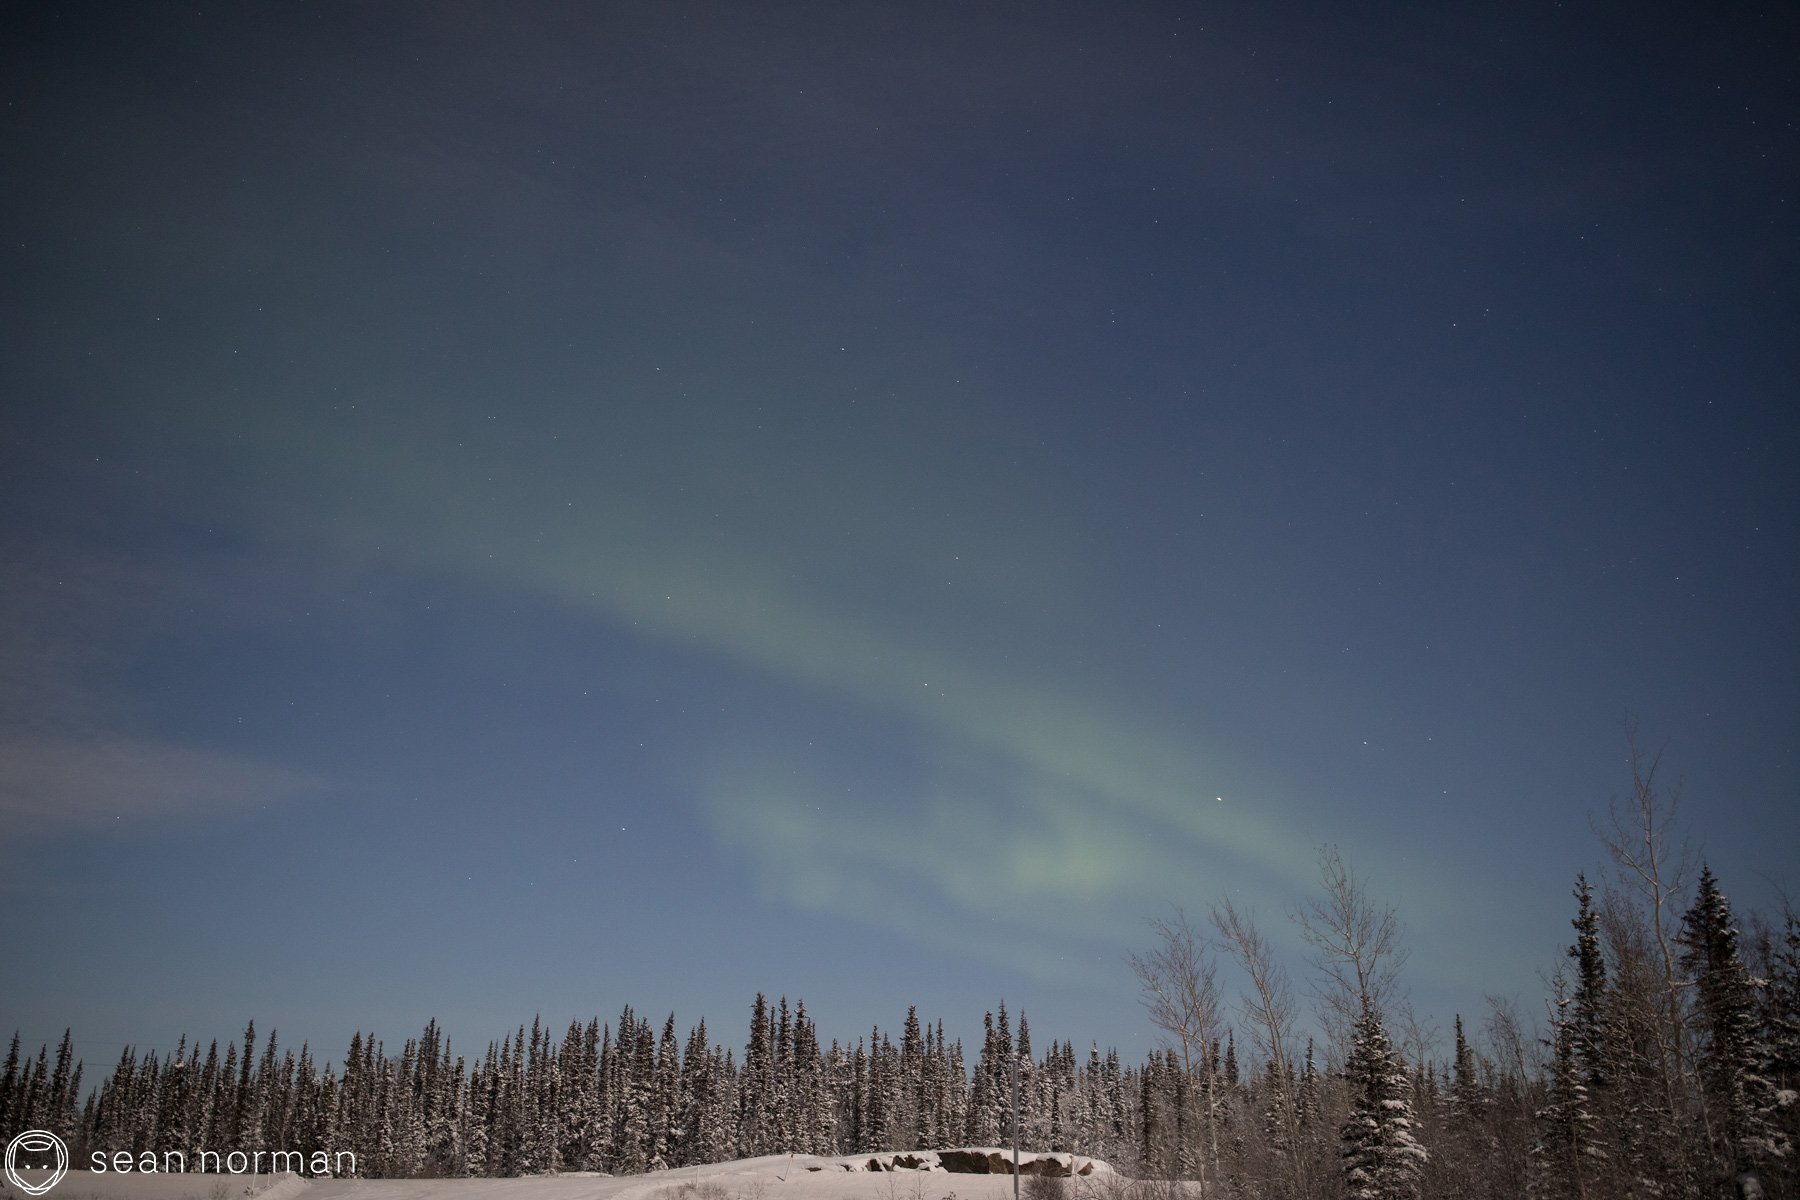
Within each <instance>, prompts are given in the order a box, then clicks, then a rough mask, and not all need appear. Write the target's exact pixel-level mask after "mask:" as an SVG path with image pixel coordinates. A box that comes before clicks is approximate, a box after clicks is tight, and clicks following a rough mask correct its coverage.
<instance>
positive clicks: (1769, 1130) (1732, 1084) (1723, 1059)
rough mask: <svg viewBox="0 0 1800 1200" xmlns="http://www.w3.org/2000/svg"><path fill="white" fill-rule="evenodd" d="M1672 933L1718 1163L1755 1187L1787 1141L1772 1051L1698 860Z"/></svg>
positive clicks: (1728, 925) (1720, 902) (1723, 912)
mask: <svg viewBox="0 0 1800 1200" xmlns="http://www.w3.org/2000/svg"><path fill="white" fill-rule="evenodd" d="M1678 940H1679V942H1680V944H1681V947H1682V959H1681V961H1682V966H1683V967H1684V968H1685V969H1686V970H1687V971H1688V972H1689V974H1690V976H1691V977H1692V979H1693V984H1694V990H1695V994H1696V1000H1695V1006H1694V1010H1695V1011H1694V1020H1695V1023H1696V1025H1697V1026H1698V1030H1699V1033H1700V1068H1701V1076H1702V1085H1703V1089H1704V1092H1705V1096H1706V1103H1707V1110H1708V1117H1709V1119H1710V1122H1711V1124H1712V1125H1713V1127H1714V1131H1715V1140H1716V1145H1715V1151H1716V1153H1717V1154H1718V1157H1719V1170H1720V1172H1721V1174H1722V1175H1723V1176H1724V1177H1725V1178H1727V1179H1733V1180H1736V1181H1737V1186H1738V1187H1739V1188H1740V1190H1744V1191H1749V1190H1751V1189H1753V1188H1754V1189H1760V1186H1761V1185H1760V1182H1759V1180H1760V1176H1761V1174H1762V1172H1763V1171H1765V1170H1766V1169H1768V1168H1769V1167H1771V1166H1773V1165H1775V1164H1776V1163H1777V1162H1778V1161H1779V1160H1782V1159H1785V1158H1786V1157H1787V1155H1788V1153H1789V1152H1790V1149H1791V1148H1790V1147H1789V1146H1788V1144H1787V1140H1786V1138H1785V1137H1784V1136H1783V1134H1782V1131H1781V1130H1780V1128H1779V1126H1778V1125H1777V1123H1776V1117H1775V1108H1776V1102H1777V1097H1776V1091H1775V1085H1774V1080H1773V1079H1772V1078H1771V1076H1770V1070H1771V1066H1772V1063H1771V1056H1770V1053H1769V1047H1768V1045H1767V1044H1766V1043H1765V1042H1764V1040H1763V1031H1762V1029H1761V1027H1760V1024H1759V1021H1758V1019H1757V1018H1758V1013H1757V1010H1758V1007H1759V1006H1758V1004H1757V996H1756V989H1755V987H1754V985H1753V983H1752V981H1751V979H1750V973H1749V971H1748V970H1746V969H1745V967H1744V962H1743V959H1742V958H1741V957H1740V955H1739V953H1738V930H1737V926H1736V924H1735V922H1734V921H1733V920H1732V915H1731V903H1730V901H1728V900H1727V899H1726V898H1725V895H1724V893H1723V892H1721V891H1720V890H1719V886H1718V879H1717V878H1716V877H1715V876H1714V875H1713V873H1712V870H1711V868H1709V867H1706V866H1704V865H1703V866H1702V867H1701V869H1700V885H1699V890H1698V893H1697V894H1696V896H1695V898H1694V904H1693V907H1692V908H1690V909H1688V911H1687V912H1686V914H1684V915H1683V917H1682V919H1681V933H1680V935H1679V938H1678Z"/></svg>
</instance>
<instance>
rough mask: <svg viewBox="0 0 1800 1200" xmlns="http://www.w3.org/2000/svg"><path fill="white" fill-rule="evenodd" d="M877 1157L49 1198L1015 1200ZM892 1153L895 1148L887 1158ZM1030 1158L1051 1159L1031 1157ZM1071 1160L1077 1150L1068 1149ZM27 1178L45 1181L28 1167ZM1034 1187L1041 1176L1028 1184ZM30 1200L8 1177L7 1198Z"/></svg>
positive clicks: (191, 1179) (1092, 1182) (1099, 1196)
mask: <svg viewBox="0 0 1800 1200" xmlns="http://www.w3.org/2000/svg"><path fill="white" fill-rule="evenodd" d="M870 1157H871V1156H870V1155H867V1154H859V1155H849V1156H846V1157H843V1158H813V1157H811V1156H809V1155H804V1154H796V1155H785V1154H784V1155H780V1156H777V1157H771V1158H748V1159H740V1160H739V1161H737V1162H727V1163H715V1164H712V1165H710V1166H703V1167H683V1168H682V1169H681V1170H679V1171H663V1172H659V1173H657V1174H654V1175H627V1176H622V1177H613V1176H608V1175H535V1176H530V1177H527V1178H523V1179H312V1180H306V1179H300V1178H297V1177H293V1176H281V1177H272V1176H268V1175H258V1176H249V1175H236V1176H230V1175H198V1174H194V1175H119V1174H106V1175H100V1174H92V1173H89V1172H86V1171H71V1172H70V1173H69V1174H68V1175H67V1176H66V1177H65V1178H64V1179H63V1181H62V1182H61V1183H59V1184H58V1185H57V1186H56V1187H55V1188H54V1189H52V1190H51V1191H50V1192H48V1193H46V1198H45V1200H126V1198H130V1200H244V1198H250V1197H253V1198H254V1200H439V1198H440V1197H441V1198H442V1200H1012V1194H1013V1181H1012V1176H1011V1175H968V1174H956V1173H950V1172H946V1171H944V1170H942V1169H941V1168H939V1167H937V1166H936V1165H935V1160H936V1157H937V1156H936V1155H935V1154H933V1153H932V1152H931V1151H928V1150H927V1151H919V1152H917V1153H916V1155H914V1156H913V1157H916V1158H919V1159H921V1160H923V1161H924V1163H925V1164H926V1169H923V1170H908V1169H900V1170H895V1171H869V1170H867V1169H866V1168H867V1165H868V1162H869V1159H870ZM878 1157H879V1158H882V1159H888V1158H892V1157H894V1156H892V1155H882V1156H878ZM1026 1157H1027V1158H1028V1159H1029V1158H1034V1157H1050V1156H1048V1155H1027V1156H1026ZM1056 1157H1058V1158H1060V1159H1061V1160H1062V1161H1063V1162H1065V1163H1068V1162H1069V1159H1070V1156H1068V1155H1058V1156H1056ZM1089 1164H1092V1168H1091V1172H1090V1174H1089V1175H1088V1176H1086V1177H1085V1178H1081V1177H1077V1178H1071V1179H1066V1180H1063V1181H1062V1183H1063V1185H1064V1191H1063V1194H1064V1196H1065V1197H1066V1198H1067V1200H1124V1198H1123V1196H1122V1194H1121V1192H1120V1189H1119V1188H1118V1187H1117V1185H1118V1184H1119V1183H1120V1182H1122V1181H1121V1180H1120V1179H1119V1177H1118V1176H1115V1175H1114V1174H1113V1173H1112V1168H1110V1167H1108V1166H1107V1165H1106V1164H1105V1163H1103V1162H1100V1161H1099V1160H1097V1159H1090V1158H1083V1157H1080V1156H1076V1157H1075V1158H1074V1160H1073V1162H1072V1164H1070V1165H1072V1166H1073V1167H1074V1169H1075V1170H1076V1171H1077V1172H1079V1171H1080V1170H1081V1169H1082V1168H1083V1167H1086V1166H1088V1165H1089ZM23 1174H24V1177H25V1179H26V1180H27V1182H35V1181H36V1179H35V1178H34V1177H38V1178H41V1173H39V1172H24V1173H23ZM1020 1182H1021V1183H1022V1185H1023V1186H1024V1188H1025V1189H1026V1191H1027V1194H1029V1192H1030V1191H1031V1190H1032V1178H1031V1177H1030V1176H1027V1177H1025V1178H1024V1179H1022V1180H1021V1181H1020ZM15 1197H16V1198H17V1200H28V1198H27V1197H25V1196H23V1194H22V1193H19V1192H18V1191H17V1190H16V1189H13V1188H9V1187H6V1186H5V1185H4V1181H0V1200H15Z"/></svg>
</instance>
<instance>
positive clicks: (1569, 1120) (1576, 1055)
mask: <svg viewBox="0 0 1800 1200" xmlns="http://www.w3.org/2000/svg"><path fill="white" fill-rule="evenodd" d="M1555 988H1556V998H1555V1000H1554V1001H1553V1002H1552V1003H1553V1007H1552V1010H1551V1016H1550V1024H1551V1027H1552V1029H1554V1031H1555V1033H1554V1035H1553V1037H1552V1041H1551V1045H1552V1048H1553V1057H1552V1058H1551V1064H1550V1080H1549V1095H1548V1096H1547V1097H1546V1099H1545V1102H1544V1105H1543V1107H1542V1108H1540V1109H1538V1111H1537V1140H1536V1141H1535V1142H1534V1143H1533V1145H1532V1148H1531V1175H1530V1178H1531V1195H1532V1197H1533V1198H1534V1200H1588V1198H1589V1197H1592V1196H1595V1195H1596V1194H1598V1191H1599V1185H1598V1183H1597V1182H1596V1176H1597V1174H1598V1173H1599V1172H1600V1171H1601V1170H1602V1169H1603V1168H1604V1167H1605V1165H1606V1155H1605V1154H1604V1152H1603V1151H1602V1150H1601V1149H1600V1139H1599V1136H1598V1133H1597V1130H1596V1127H1595V1125H1596V1123H1595V1121H1594V1115H1593V1112H1592V1111H1591V1109H1590V1107H1589V1100H1588V1088H1587V1076H1586V1072H1585V1071H1584V1070H1583V1069H1582V1066H1581V1059H1580V1049H1579V1040H1580V1039H1579V1035H1578V1033H1577V1031H1576V1021H1575V1019H1574V1018H1573V1016H1572V1013H1571V1010H1572V1007H1573V1002H1572V1001H1571V999H1570V997H1569V985H1568V979H1567V977H1566V976H1564V975H1563V973H1562V972H1561V971H1558V972H1557V974H1556V979H1555Z"/></svg>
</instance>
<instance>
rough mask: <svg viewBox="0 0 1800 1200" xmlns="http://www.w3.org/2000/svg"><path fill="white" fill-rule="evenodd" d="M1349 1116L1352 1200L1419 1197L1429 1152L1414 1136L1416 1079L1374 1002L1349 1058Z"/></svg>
mask: <svg viewBox="0 0 1800 1200" xmlns="http://www.w3.org/2000/svg"><path fill="white" fill-rule="evenodd" d="M1344 1081H1345V1084H1346V1087H1347V1089H1348V1091H1349V1095H1350V1116H1349V1118H1348V1119H1347V1120H1346V1121H1345V1122H1344V1126H1343V1129H1342V1131H1341V1135H1340V1140H1341V1142H1342V1154H1343V1164H1344V1185H1345V1193H1346V1195H1347V1196H1348V1197H1349V1200H1416V1197H1417V1196H1418V1194H1419V1175H1420V1172H1421V1171H1422V1170H1423V1169H1424V1166H1425V1163H1426V1162H1427V1161H1428V1159H1429V1155H1428V1154H1427V1153H1426V1151H1425V1147H1423V1146H1421V1145H1420V1144H1419V1142H1418V1140H1417V1139H1416V1138H1415V1137H1414V1136H1413V1111H1412V1083H1411V1081H1410V1080H1408V1079H1407V1077H1406V1065H1405V1064H1404V1063H1402V1062H1401V1061H1400V1056H1399V1055H1398V1054H1397V1053H1395V1051H1394V1048H1393V1044H1392V1043H1391V1042H1390V1041H1389V1040H1388V1035H1387V1030H1386V1028H1385V1027H1383V1025H1382V1022H1381V1016H1380V1014H1379V1013H1377V1012H1376V1011H1375V1009H1374V1007H1373V1006H1372V1005H1367V1006H1364V1008H1363V1010H1362V1015H1361V1016H1360V1017H1359V1018H1357V1021H1356V1026H1355V1040H1354V1041H1353V1042H1352V1044H1351V1047H1350V1057H1349V1060H1348V1061H1347V1062H1346V1063H1345V1064H1344Z"/></svg>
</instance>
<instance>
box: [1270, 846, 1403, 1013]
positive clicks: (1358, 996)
mask: <svg viewBox="0 0 1800 1200" xmlns="http://www.w3.org/2000/svg"><path fill="white" fill-rule="evenodd" d="M1318 853H1319V882H1320V885H1321V887H1322V889H1323V893H1324V894H1323V895H1321V896H1316V897H1314V898H1312V899H1310V900H1308V901H1306V903H1304V904H1303V905H1301V906H1300V908H1299V910H1298V911H1297V912H1296V913H1295V914H1294V919H1295V921H1296V922H1297V923H1298V924H1299V926H1300V933H1301V935H1302V936H1303V937H1305V938H1306V941H1307V943H1308V944H1309V945H1310V946H1312V948H1313V954H1312V964H1313V966H1314V967H1316V968H1317V969H1318V970H1319V972H1320V973H1321V974H1322V975H1323V976H1324V977H1325V986H1324V987H1323V988H1322V989H1321V991H1320V997H1321V998H1322V999H1323V1000H1324V1001H1325V1004H1326V1005H1327V1009H1328V1011H1327V1012H1326V1013H1325V1014H1324V1015H1325V1017H1326V1021H1327V1025H1328V1026H1330V1027H1331V1028H1332V1031H1333V1032H1334V1033H1341V1032H1342V1031H1344V1030H1347V1029H1348V1028H1349V1027H1350V1026H1351V1025H1352V1024H1354V1023H1355V1021H1356V1018H1357V1017H1358V1016H1359V1015H1360V1014H1361V1013H1362V1011H1363V1010H1365V1009H1367V1010H1370V1011H1373V1012H1377V1013H1380V1012H1382V1011H1383V1010H1384V1009H1385V1008H1386V1007H1387V1006H1388V1005H1389V1003H1390V1002H1391V1001H1392V1000H1393V999H1394V998H1395V994H1396V992H1397V990H1398V986H1399V984H1398V980H1399V975H1400V968H1401V967H1403V966H1405V965H1406V959H1407V955H1408V951H1407V950H1406V949H1405V948H1404V947H1403V946H1401V944H1400V936H1401V932H1402V931H1401V927H1400V918H1399V916H1398V915H1397V914H1396V912H1395V910H1394V908H1393V907H1392V906H1391V905H1390V906H1387V907H1380V906H1378V905H1376V903H1375V902H1374V901H1373V900H1371V899H1370V898H1369V894H1368V891H1367V889H1366V887H1365V886H1364V884H1363V881H1362V880H1361V879H1359V878H1357V876H1356V872H1355V871H1353V870H1351V868H1350V866H1349V864H1347V863H1346V862H1345V861H1344V858H1343V855H1341V854H1340V853H1338V849H1337V847H1336V846H1329V845H1325V846H1320V847H1319V851H1318Z"/></svg>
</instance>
